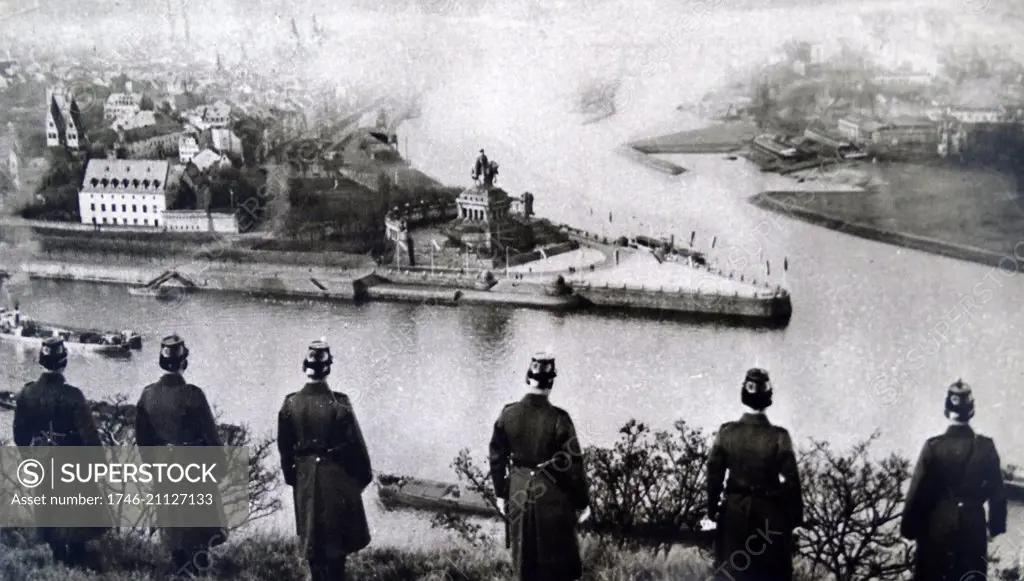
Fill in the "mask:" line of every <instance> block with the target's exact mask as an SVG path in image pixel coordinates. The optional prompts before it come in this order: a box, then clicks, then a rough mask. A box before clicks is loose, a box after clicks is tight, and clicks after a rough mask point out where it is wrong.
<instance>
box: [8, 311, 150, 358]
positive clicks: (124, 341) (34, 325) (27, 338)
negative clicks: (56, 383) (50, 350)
mask: <svg viewBox="0 0 1024 581" xmlns="http://www.w3.org/2000/svg"><path fill="white" fill-rule="evenodd" d="M51 337H61V338H62V339H64V346H65V347H66V348H67V350H68V351H70V352H77V353H97V354H101V355H121V356H123V355H130V354H131V349H132V347H131V345H132V344H135V345H138V347H139V348H141V347H142V338H141V337H140V336H139V335H138V334H137V333H132V332H131V331H121V332H103V331H90V330H83V329H72V328H69V327H64V326H59V325H51V324H47V323H41V322H38V321H35V320H33V319H31V318H30V317H26V316H24V315H22V314H21V313H20V312H19V311H17V310H15V311H8V310H7V309H0V341H6V342H8V343H17V344H21V345H27V346H29V347H33V348H40V347H42V345H43V341H45V340H46V339H49V338H51Z"/></svg>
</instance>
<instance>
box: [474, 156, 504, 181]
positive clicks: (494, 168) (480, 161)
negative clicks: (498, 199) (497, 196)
mask: <svg viewBox="0 0 1024 581" xmlns="http://www.w3.org/2000/svg"><path fill="white" fill-rule="evenodd" d="M472 175H473V181H474V182H476V183H477V185H480V183H481V182H483V186H484V187H487V188H489V187H492V186H493V185H494V179H495V178H496V177H497V176H498V163H497V162H494V161H488V159H487V154H485V153H484V150H482V149H481V150H480V155H479V156H478V157H477V158H476V163H475V164H474V165H473V174H472Z"/></svg>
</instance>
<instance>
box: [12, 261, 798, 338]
mask: <svg viewBox="0 0 1024 581" xmlns="http://www.w3.org/2000/svg"><path fill="white" fill-rule="evenodd" d="M4 266H6V265H0V270H3V269H4ZM7 270H8V271H9V272H10V271H13V270H14V269H13V268H10V267H8V268H7ZM21 270H22V271H23V272H25V273H26V274H28V275H29V276H30V277H33V278H43V279H52V280H76V281H85V282H97V283H107V284H121V285H132V286H141V285H144V284H147V283H149V282H150V281H152V280H153V279H155V278H157V277H158V276H160V275H161V274H162V273H164V272H166V271H168V270H175V271H176V272H179V273H180V274H182V275H184V276H186V277H188V278H189V279H191V280H192V281H194V282H195V283H196V285H197V287H196V288H195V289H194V290H195V291H196V292H203V291H217V292H233V293H245V294H256V295H264V296H277V297H291V298H309V299H331V300H356V299H366V300H389V301H404V302H419V303H425V304H445V305H458V304H490V305H501V306H508V307H523V308H540V309H548V310H558V311H572V310H576V309H578V308H583V307H591V308H593V307H597V308H599V309H606V308H607V309H615V310H627V311H628V310H635V311H659V312H672V313H676V314H679V315H696V316H701V315H703V316H711V317H714V318H729V319H745V320H750V321H751V322H754V323H756V324H758V325H761V324H770V325H775V324H777V323H780V322H786V321H788V320H789V316H790V314H791V313H792V306H791V304H790V299H789V295H788V294H785V293H772V292H766V293H764V294H763V295H759V296H749V295H748V296H722V295H715V294H699V293H694V292H691V291H687V290H676V289H665V290H653V289H649V288H647V289H644V288H640V287H635V286H607V285H605V286H597V285H588V284H586V283H582V284H575V285H573V287H572V288H573V291H574V293H573V294H568V295H561V296H554V295H552V294H551V293H549V292H547V291H548V290H549V289H548V286H550V285H549V284H544V283H541V282H540V281H517V280H508V279H500V278H499V279H498V284H497V285H496V286H495V287H493V288H492V289H490V290H481V289H479V288H474V283H475V282H476V281H477V276H478V274H477V273H475V272H472V273H463V274H459V273H458V271H452V272H442V273H435V274H433V275H431V273H429V272H423V271H418V272H415V271H410V272H403V271H397V270H394V271H392V270H388V269H377V270H376V271H373V270H370V269H366V270H363V271H362V272H356V271H343V272H331V271H330V270H328V269H307V268H303V267H295V268H291V269H289V268H281V269H273V270H272V269H266V270H264V271H259V270H256V269H253V268H252V267H251V266H243V265H239V266H236V267H232V268H226V267H218V268H208V269H204V268H202V267H201V266H198V267H197V265H196V264H195V263H192V264H189V265H186V266H182V267H179V268H177V269H174V267H173V266H171V265H166V266H163V267H159V266H155V267H149V268H138V267H127V266H118V265H80V264H79V265H69V264H63V263H53V262H32V263H26V264H23V265H22V266H21Z"/></svg>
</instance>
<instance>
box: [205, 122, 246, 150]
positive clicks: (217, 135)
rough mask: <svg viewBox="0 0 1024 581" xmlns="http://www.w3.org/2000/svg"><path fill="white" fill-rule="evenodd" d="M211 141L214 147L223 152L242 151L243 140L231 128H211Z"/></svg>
mask: <svg viewBox="0 0 1024 581" xmlns="http://www.w3.org/2000/svg"><path fill="white" fill-rule="evenodd" d="M210 141H211V142H212V145H213V149H215V150H217V151H219V152H221V153H228V152H231V153H237V154H239V155H241V153H242V140H241V139H239V137H238V136H237V135H235V134H234V133H232V132H231V130H230V129H225V128H216V129H211V130H210Z"/></svg>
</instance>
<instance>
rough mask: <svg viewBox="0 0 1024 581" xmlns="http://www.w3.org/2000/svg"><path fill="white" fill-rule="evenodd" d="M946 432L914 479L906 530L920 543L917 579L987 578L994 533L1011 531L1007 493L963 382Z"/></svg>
mask: <svg viewBox="0 0 1024 581" xmlns="http://www.w3.org/2000/svg"><path fill="white" fill-rule="evenodd" d="M945 408H946V417H947V418H948V419H949V420H950V426H949V427H948V428H947V429H946V431H945V433H943V434H940V435H938V436H934V437H931V438H929V439H928V441H926V442H925V444H924V447H923V448H922V449H921V455H920V457H919V458H918V460H917V467H916V468H915V469H914V475H913V477H912V478H911V481H910V490H909V491H908V492H907V498H906V505H905V507H904V512H903V521H902V523H901V524H900V531H901V533H902V534H903V536H904V537H906V538H907V539H911V540H915V541H917V558H916V560H915V564H914V579H915V580H916V581H926V580H927V581H943V580H950V581H960V579H966V576H967V574H968V573H970V572H972V571H977V572H980V575H978V577H979V578H981V577H983V576H984V575H985V574H986V571H987V570H988V562H987V560H986V556H987V552H988V539H987V538H986V534H985V533H986V530H985V529H986V522H985V507H984V504H985V503H986V502H987V503H988V524H987V528H988V533H989V535H991V537H993V538H994V537H996V536H998V535H1001V534H1003V533H1005V532H1006V492H1005V490H1004V488H1003V473H1002V468H1001V465H1000V461H999V452H997V451H996V445H995V443H994V442H993V441H992V439H991V438H987V437H985V436H982V435H981V434H977V433H975V432H974V430H972V429H971V427H970V425H968V422H969V421H970V420H971V418H973V417H974V396H973V394H972V393H971V388H970V386H968V385H967V384H966V383H964V382H963V381H960V380H957V381H956V383H954V384H952V385H951V386H950V387H949V390H948V391H947V393H946V405H945Z"/></svg>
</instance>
